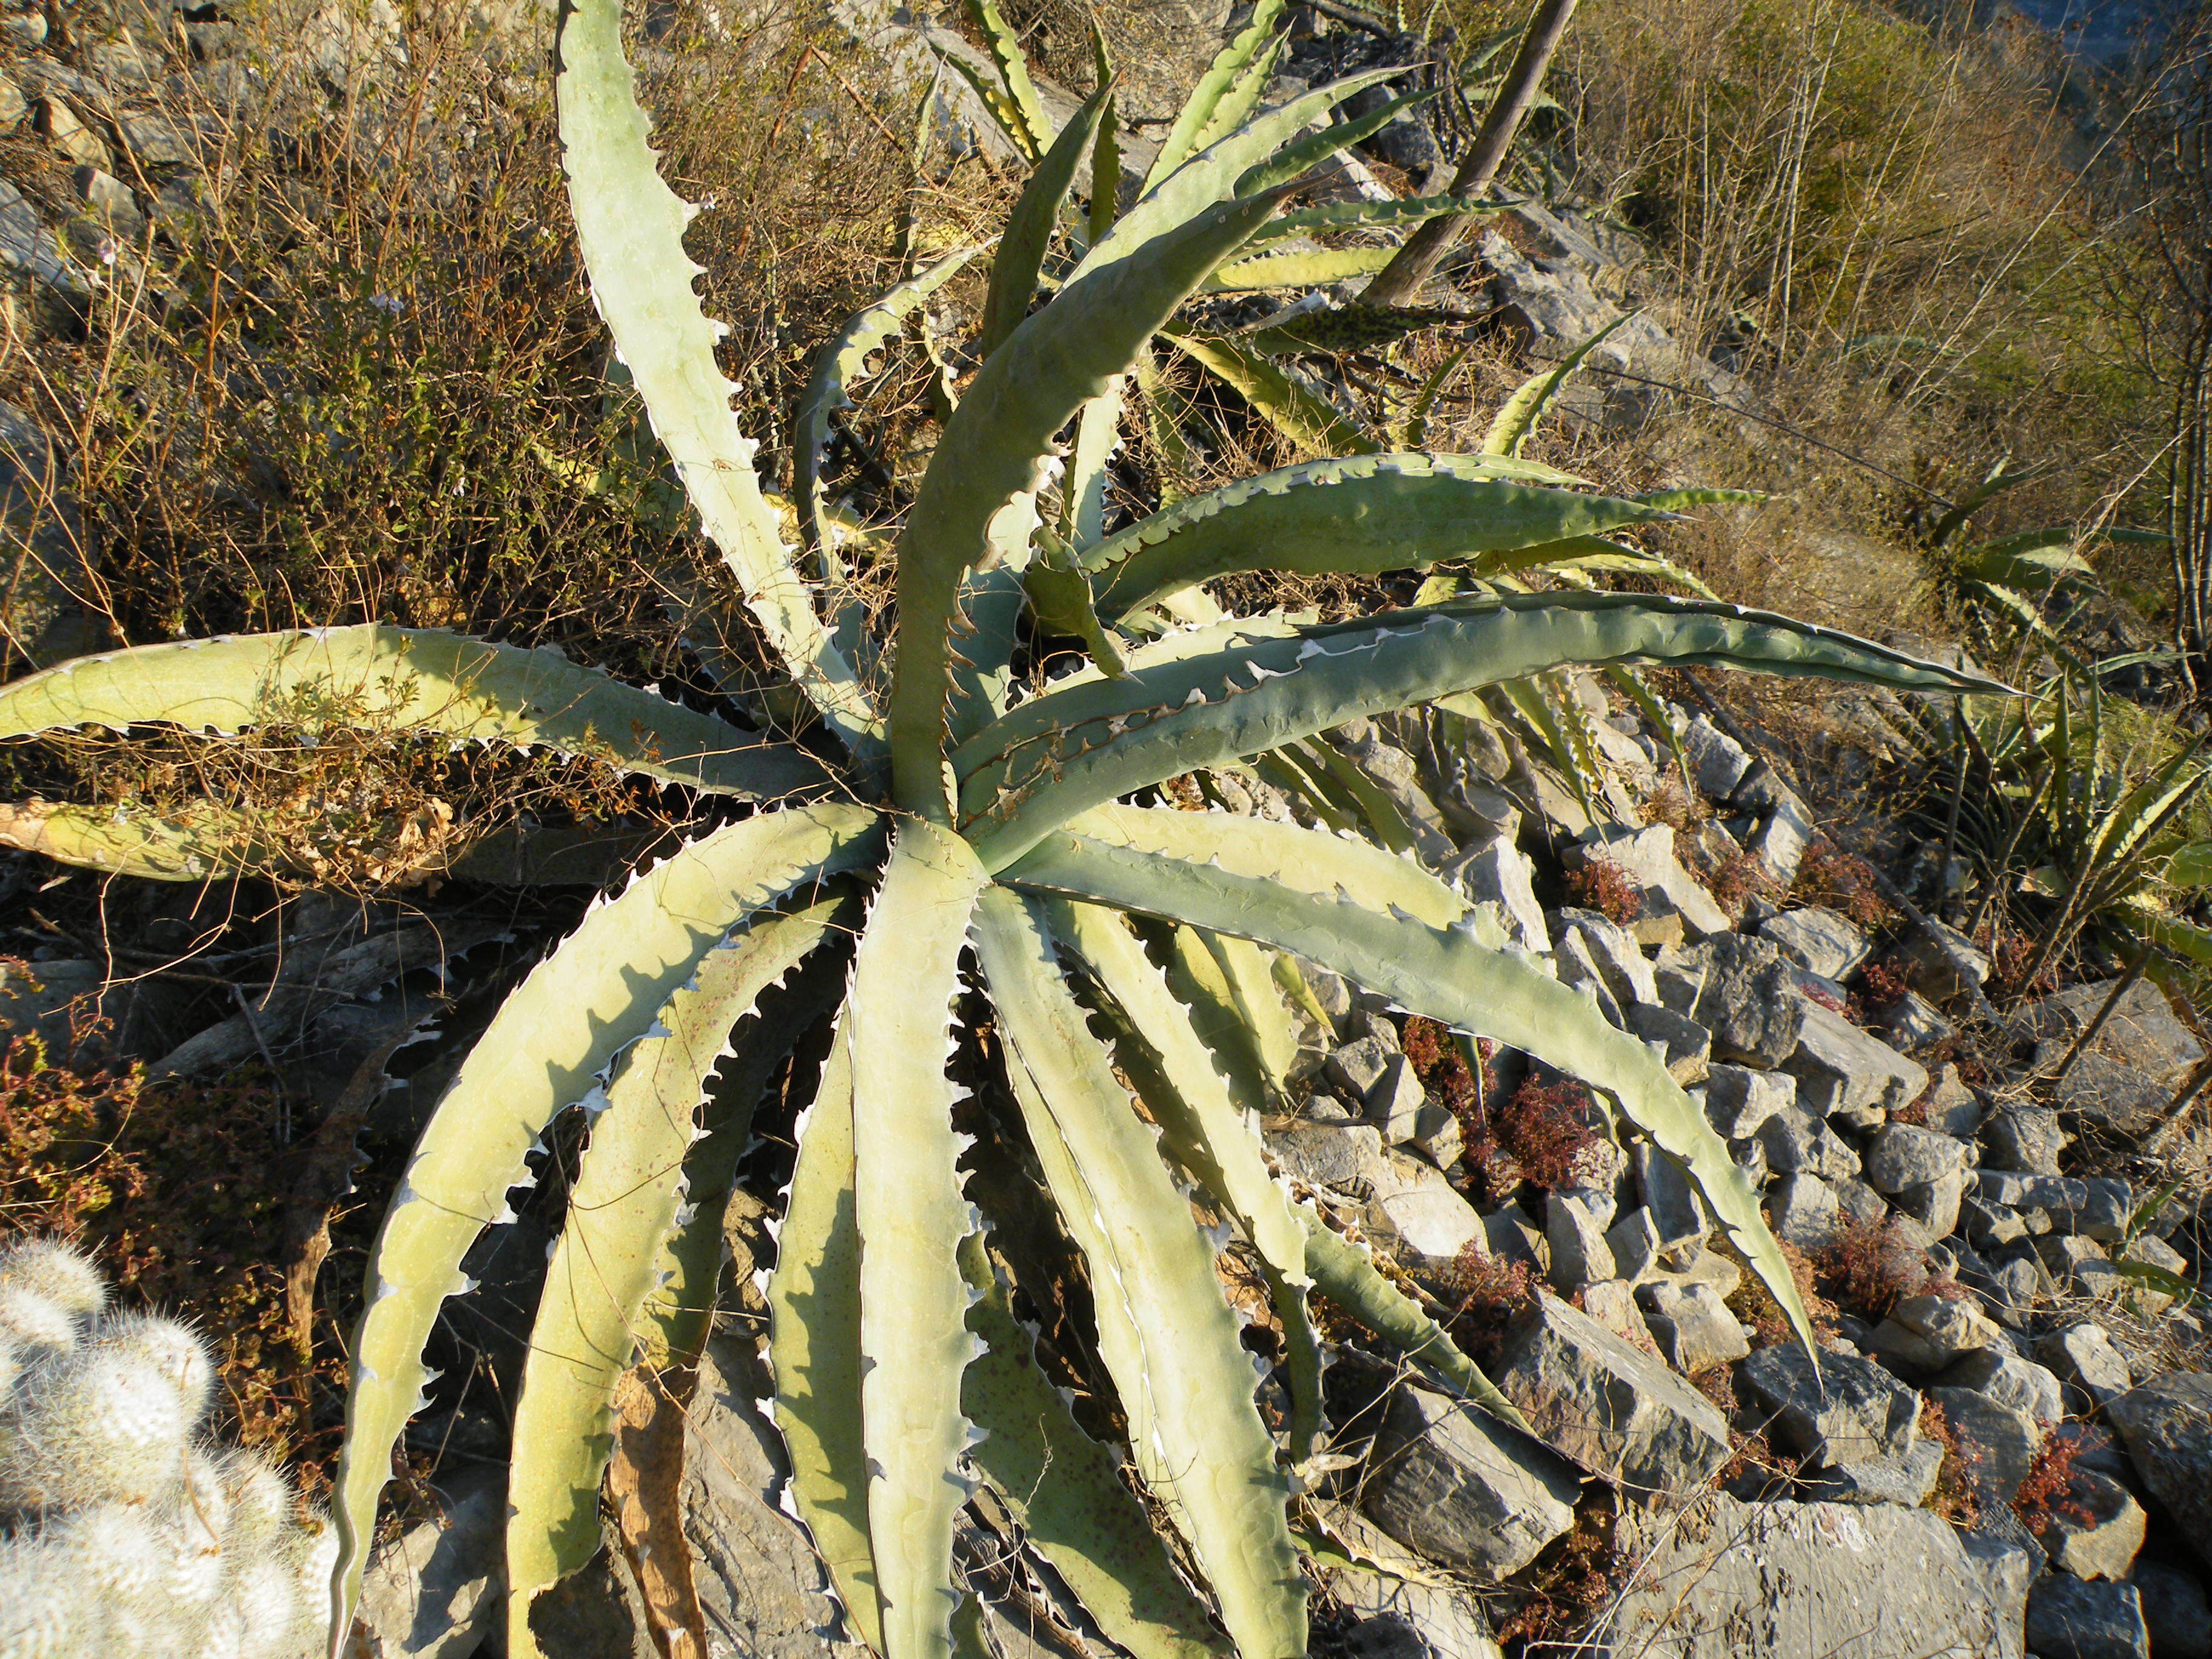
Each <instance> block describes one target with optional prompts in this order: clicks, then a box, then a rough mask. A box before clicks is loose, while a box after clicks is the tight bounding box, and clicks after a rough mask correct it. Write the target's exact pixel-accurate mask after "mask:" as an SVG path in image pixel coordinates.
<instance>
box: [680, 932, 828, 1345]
mask: <svg viewBox="0 0 2212 1659" xmlns="http://www.w3.org/2000/svg"><path fill="white" fill-rule="evenodd" d="M805 915H810V916H811V915H819V916H821V917H822V919H823V922H824V924H825V926H827V927H828V928H829V930H830V932H831V933H833V934H836V935H838V936H840V937H849V936H850V935H851V933H852V932H853V924H854V923H855V922H857V921H859V905H858V904H857V902H854V900H852V899H849V898H848V899H842V900H836V901H832V902H829V904H826V905H822V906H817V907H815V908H814V909H812V910H810V911H807V912H805ZM847 968H848V963H846V962H845V961H843V960H842V959H841V953H840V952H839V951H835V950H826V951H817V953H816V954H814V955H813V956H811V957H808V958H807V960H806V961H805V963H804V964H803V965H801V966H800V967H799V969H797V970H795V971H794V972H793V974H792V975H791V976H790V978H789V980H788V981H787V982H786V984H785V985H784V987H782V989H781V991H778V992H771V993H769V994H766V995H764V996H763V997H762V999H761V1004H760V1007H759V1008H758V1009H757V1011H756V1012H757V1015H758V1018H757V1024H756V1026H755V1028H754V1029H753V1030H750V1032H749V1033H748V1036H749V1038H750V1040H749V1041H747V1042H744V1044H742V1045H741V1046H740V1047H739V1048H738V1055H737V1058H736V1060H733V1061H732V1062H731V1063H729V1064H727V1065H726V1066H722V1067H721V1068H720V1070H719V1071H718V1072H717V1073H715V1077H714V1086H713V1088H711V1089H710V1090H708V1093H707V1104H706V1107H705V1109H703V1110H702V1112H701V1113H700V1124H699V1135H698V1138H697V1139H696V1140H694V1141H693V1142H692V1143H691V1148H690V1151H689V1152H685V1153H684V1206H685V1209H686V1211H688V1213H687V1214H679V1216H678V1219H677V1223H676V1225H675V1226H674V1227H672V1228H671V1229H670V1230H669V1233H668V1237H666V1238H665V1239H663V1240H662V1241H661V1245H660V1249H659V1252H658V1254H657V1255H656V1257H655V1259H654V1261H653V1285H654V1289H653V1293H652V1295H650V1296H648V1297H647V1298H646V1302H645V1307H644V1310H642V1311H641V1313H640V1314H639V1316H638V1343H637V1346H638V1356H639V1358H640V1361H641V1363H642V1364H648V1365H651V1366H653V1368H654V1369H655V1370H661V1371H668V1370H684V1369H685V1368H687V1367H690V1366H692V1365H696V1364H698V1361H699V1356H700V1354H701V1352H703V1351H704V1349H705V1348H706V1346H707V1337H708V1332H709V1330H710V1329H711V1328H712V1327H713V1324H714V1294H715V1290H716V1285H717V1281H718V1280H719V1279H720V1276H721V1268H722V1258H723V1257H724V1256H725V1255H726V1254H728V1248H729V1247H728V1244H727V1243H726V1240H725V1239H724V1237H723V1234H722V1221H723V1217H724V1214H725V1212H726V1211H727V1209H728V1208H729V1195H730V1189H731V1188H732V1186H734V1185H735V1184H736V1182H737V1174H738V1159H739V1158H743V1157H744V1153H745V1149H746V1148H747V1147H748V1146H750V1145H751V1144H752V1121H753V1109H754V1107H755V1106H756V1105H757V1104H758V1103H759V1101H760V1098H761V1096H762V1094H763V1091H766V1090H767V1088H768V1087H769V1083H770V1082H771V1081H772V1080H773V1079H774V1078H775V1072H776V1069H777V1067H779V1066H781V1065H782V1064H783V1063H784V1061H785V1060H787V1059H789V1058H790V1057H791V1051H792V1049H793V1047H794V1046H796V1044H797V1043H798V1042H799V1039H800V1038H801V1037H802V1036H805V1033H806V1031H807V1030H808V1029H809V1028H810V1027H811V1026H812V1025H813V1024H814V1023H815V1021H816V1020H817V1019H819V1018H821V1017H822V1016H823V1014H826V1013H829V1012H831V1011H833V1010H834V1009H836V1008H837V1007H838V1006H841V1005H842V1003H843V1001H844V1000H845V981H846V977H847Z"/></svg>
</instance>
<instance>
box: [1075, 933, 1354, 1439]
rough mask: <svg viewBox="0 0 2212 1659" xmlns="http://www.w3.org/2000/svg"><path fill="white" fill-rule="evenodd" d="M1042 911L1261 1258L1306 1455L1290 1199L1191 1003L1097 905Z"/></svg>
mask: <svg viewBox="0 0 2212 1659" xmlns="http://www.w3.org/2000/svg"><path fill="white" fill-rule="evenodd" d="M1049 917H1050V921H1051V925H1052V929H1053V932H1054V933H1055V934H1057V935H1058V936H1059V937H1060V939H1063V940H1065V941H1066V944H1067V945H1068V946H1069V947H1070V948H1071V949H1072V950H1073V951H1074V952H1075V954H1076V955H1078V956H1079V957H1081V958H1082V959H1083V961H1084V963H1085V965H1086V966H1088V967H1089V968H1090V969H1091V973H1092V974H1093V975H1096V976H1097V980H1098V982H1099V985H1100V986H1101V987H1103V989H1104V991H1105V993H1106V994H1107V995H1108V996H1109V997H1110V998H1111V999H1112V1000H1113V1001H1114V1004H1115V1006H1116V1007H1117V1008H1119V1009H1120V1010H1121V1015H1122V1017H1123V1018H1124V1019H1125V1020H1126V1022H1127V1025H1128V1029H1129V1030H1130V1033H1131V1035H1132V1036H1133V1037H1134V1038H1135V1041H1136V1043H1137V1045H1139V1052H1136V1053H1132V1052H1130V1051H1129V1049H1128V1048H1127V1047H1126V1046H1125V1048H1124V1050H1123V1053H1122V1054H1121V1060H1122V1066H1121V1069H1122V1071H1123V1072H1124V1073H1126V1074H1127V1075H1128V1076H1129V1077H1130V1078H1131V1079H1132V1080H1133V1081H1134V1082H1135V1083H1136V1085H1137V1092H1138V1095H1139V1097H1140V1098H1142V1099H1143V1101H1144V1102H1145V1104H1146V1107H1147V1108H1149V1109H1151V1112H1152V1117H1153V1119H1154V1120H1155V1121H1157V1122H1158V1123H1159V1125H1160V1127H1161V1128H1162V1129H1163V1131H1164V1132H1165V1133H1166V1135H1167V1137H1168V1139H1169V1144H1170V1146H1171V1147H1172V1148H1173V1149H1174V1152H1175V1154H1176V1158H1179V1159H1180V1160H1181V1161H1182V1164H1184V1166H1185V1167H1186V1168H1188V1170H1190V1171H1191V1173H1192V1174H1194V1175H1195V1176H1197V1177H1198V1178H1199V1180H1200V1181H1201V1182H1204V1183H1205V1185H1206V1189H1207V1190H1208V1191H1209V1192H1211V1193H1212V1194H1213V1195H1214V1196H1215V1197H1216V1198H1218V1199H1219V1200H1221V1202H1222V1203H1223V1204H1224V1205H1225V1206H1227V1208H1228V1210H1229V1212H1230V1213H1231V1214H1232V1215H1234V1216H1235V1217H1236V1218H1237V1225H1238V1226H1239V1227H1241V1228H1242V1229H1243V1232H1244V1236H1245V1237H1247V1238H1249V1239H1250V1240H1251V1241H1252V1247H1253V1248H1254V1249H1256V1250H1257V1251H1258V1252H1259V1253H1260V1258H1261V1261H1263V1262H1264V1263H1266V1265H1267V1275H1268V1279H1269V1290H1270V1291H1271V1292H1272V1297H1271V1299H1272V1300H1273V1303H1274V1304H1275V1311H1276V1315H1277V1316H1278V1317H1279V1318H1280V1319H1281V1320H1282V1322H1283V1333H1284V1337H1285V1347H1286V1349H1287V1351H1288V1362H1287V1365H1286V1369H1287V1370H1289V1372H1290V1374H1291V1385H1292V1386H1291V1400H1292V1407H1293V1418H1292V1421H1291V1449H1292V1455H1294V1456H1295V1457H1296V1458H1297V1459H1298V1460H1299V1461H1304V1458H1305V1457H1307V1456H1308V1455H1310V1453H1311V1451H1312V1449H1313V1443H1314V1437H1315V1436H1316V1434H1318V1433H1319V1432H1320V1430H1321V1346H1320V1340H1319V1338H1318V1337H1317V1336H1316V1334H1315V1331H1314V1328H1313V1322H1312V1320H1311V1319H1310V1317H1309V1316H1308V1314H1307V1310H1306V1289H1307V1286H1308V1285H1309V1284H1310V1282H1311V1281H1310V1279H1309V1277H1308V1275H1307V1272H1306V1267H1305V1261H1306V1241H1305V1229H1304V1227H1303V1226H1302V1225H1300V1224H1299V1221H1298V1218H1297V1212H1296V1206H1293V1205H1292V1204H1291V1198H1290V1194H1289V1193H1288V1192H1287V1191H1286V1190H1285V1188H1284V1187H1283V1185H1282V1183H1281V1182H1279V1181H1277V1180H1276V1179H1275V1177H1274V1176H1272V1175H1270V1174H1269V1173H1268V1172H1267V1158H1266V1157H1265V1155H1264V1154H1263V1153H1262V1152H1261V1146H1260V1138H1259V1135H1258V1133H1257V1132H1256V1131H1255V1128H1254V1127H1253V1124H1252V1121H1251V1119H1250V1117H1249V1115H1248V1114H1247V1113H1245V1112H1244V1111H1243V1110H1242V1109H1240V1108H1239V1107H1238V1106H1237V1103H1236V1102H1235V1101H1234V1100H1233V1099H1232V1098H1231V1095H1230V1090H1229V1080H1228V1079H1227V1078H1225V1077H1224V1076H1223V1075H1222V1073H1221V1072H1220V1070H1219V1068H1218V1066H1216V1065H1215V1063H1214V1057H1213V1054H1212V1050H1211V1049H1209V1048H1207V1046H1206V1044H1205V1043H1204V1042H1201V1041H1200V1039H1199V1035H1198V1032H1197V1030H1196V1029H1195V1028H1194V1026H1193V1024H1192V1023H1191V1016H1190V1011H1189V1010H1188V1009H1187V1008H1185V1007H1184V1006H1183V1005H1182V1003H1180V1002H1178V1001H1177V1000H1176V999H1175V996H1174V995H1173V994H1172V993H1170V991H1169V989H1168V985H1167V981H1166V979H1165V978H1164V976H1163V975H1161V973H1160V970H1159V969H1157V968H1155V967H1153V966H1152V962H1151V961H1150V959H1149V958H1147V957H1146V955H1145V951H1144V947H1143V946H1142V945H1139V944H1138V942H1137V940H1136V939H1134V938H1133V936H1132V935H1131V934H1130V933H1129V929H1128V927H1127V924H1126V923H1125V922H1124V921H1122V919H1121V917H1120V916H1118V915H1115V913H1114V912H1112V911H1111V910H1104V909H1101V908H1099V907H1098V906H1097V905H1095V904H1070V903H1066V902H1057V903H1055V904H1054V905H1053V906H1052V907H1051V909H1050V912H1049ZM1215 937H1217V938H1218V937H1219V936H1218V935H1216V936H1215ZM1236 943H1238V944H1243V941H1242V940H1237V941H1236ZM1247 948H1248V949H1249V946H1248V947H1247ZM1133 1068H1134V1069H1133Z"/></svg>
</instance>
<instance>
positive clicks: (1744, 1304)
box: [1706, 1230, 1836, 1348]
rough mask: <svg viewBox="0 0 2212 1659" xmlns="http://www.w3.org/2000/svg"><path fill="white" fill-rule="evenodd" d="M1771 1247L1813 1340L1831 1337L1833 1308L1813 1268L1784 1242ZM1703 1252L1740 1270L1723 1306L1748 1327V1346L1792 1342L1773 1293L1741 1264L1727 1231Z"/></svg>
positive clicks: (1787, 1318)
mask: <svg viewBox="0 0 2212 1659" xmlns="http://www.w3.org/2000/svg"><path fill="white" fill-rule="evenodd" d="M1775 1243H1776V1244H1777V1245H1778V1247H1779V1248H1780V1249H1781V1251H1782V1259H1783V1260H1784V1261H1786V1262H1788V1263H1789V1264H1790V1279H1791V1281H1792V1282H1793V1283H1794V1284H1795V1285H1796V1287H1797V1299H1798V1300H1799V1301H1800V1302H1801V1303H1802V1304H1804V1307H1805V1316H1806V1317H1807V1318H1808V1320H1810V1321H1811V1322H1812V1325H1813V1334H1814V1335H1815V1336H1816V1337H1827V1336H1832V1335H1833V1334H1835V1314H1836V1306H1835V1304H1834V1303H1832V1302H1831V1301H1829V1300H1828V1298H1827V1297H1825V1296H1823V1295H1822V1294H1821V1293H1820V1280H1819V1278H1818V1276H1817V1275H1816V1273H1814V1267H1813V1264H1812V1263H1811V1262H1810V1261H1807V1260H1806V1257H1805V1253H1804V1252H1803V1251H1802V1250H1800V1249H1798V1248H1797V1247H1796V1245H1795V1244H1792V1243H1790V1242H1789V1241H1788V1240H1787V1239H1777V1240H1776V1241H1775ZM1706 1248H1707V1249H1711V1250H1714V1251H1717V1253H1719V1254H1720V1255H1724V1256H1726V1257H1727V1258H1728V1259H1729V1261H1733V1262H1735V1264H1736V1266H1737V1267H1740V1268H1741V1269H1742V1270H1743V1274H1742V1278H1741V1280H1740V1281H1739V1283H1738V1284H1737V1285H1736V1288H1735V1291H1734V1292H1733V1293H1732V1294H1731V1295H1730V1296H1729V1298H1728V1304H1727V1305H1728V1310H1729V1312H1730V1313H1732V1314H1734V1315H1735V1316H1736V1317H1737V1318H1738V1319H1740V1320H1741V1321H1742V1322H1744V1323H1745V1324H1747V1325H1748V1326H1750V1327H1751V1329H1752V1338H1751V1342H1752V1346H1753V1347H1755V1348H1771V1347H1775V1346H1779V1345H1780V1344H1782V1343H1784V1342H1793V1341H1795V1340H1796V1334H1795V1333H1794V1332H1792V1331H1791V1329H1790V1316H1788V1315H1787V1314H1785V1313H1784V1312H1783V1311H1782V1304H1780V1303H1779V1302H1777V1301H1776V1300H1775V1299H1774V1293H1773V1292H1772V1291H1770V1290H1768V1289H1767V1288H1766V1283H1765V1280H1764V1279H1760V1278H1759V1275H1758V1274H1757V1273H1753V1272H1752V1271H1751V1264H1750V1263H1749V1262H1748V1261H1745V1260H1744V1255H1743V1252H1742V1251H1741V1250H1739V1249H1737V1248H1736V1246H1735V1241H1734V1240H1733V1239H1731V1238H1729V1236H1728V1233H1727V1231H1725V1230H1723V1231H1717V1232H1716V1233H1715V1234H1714V1235H1713V1236H1712V1238H1711V1242H1710V1243H1708V1245H1707V1246H1706Z"/></svg>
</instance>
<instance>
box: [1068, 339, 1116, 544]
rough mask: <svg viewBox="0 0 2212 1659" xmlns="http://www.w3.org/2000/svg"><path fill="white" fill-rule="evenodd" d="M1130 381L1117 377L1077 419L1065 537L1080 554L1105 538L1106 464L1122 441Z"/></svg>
mask: <svg viewBox="0 0 2212 1659" xmlns="http://www.w3.org/2000/svg"><path fill="white" fill-rule="evenodd" d="M1127 383H1128V377H1127V375H1124V374H1116V375H1114V376H1113V377H1112V378H1110V379H1109V380H1108V381H1107V382H1106V390H1105V391H1103V392H1101V393H1099V394H1098V396H1097V397H1096V398H1092V399H1091V401H1090V402H1089V403H1087V404H1084V405H1083V412H1082V413H1081V414H1080V415H1079V416H1076V421H1075V448H1074V451H1073V453H1071V454H1070V455H1069V456H1068V458H1067V480H1066V486H1065V488H1066V492H1067V495H1066V500H1067V511H1066V518H1065V520H1064V529H1063V532H1062V533H1063V534H1064V535H1065V537H1066V540H1067V542H1068V544H1069V545H1070V546H1071V547H1073V549H1074V550H1076V551H1077V552H1079V553H1080V552H1081V551H1082V550H1084V549H1085V548H1087V547H1091V546H1094V545H1096V544H1097V543H1098V542H1099V541H1101V540H1102V539H1103V538H1104V537H1105V534H1106V485H1107V482H1108V479H1107V474H1106V465H1107V463H1108V462H1109V461H1110V460H1112V459H1113V458H1114V451H1115V447H1116V446H1117V445H1118V444H1119V443H1120V441H1121V388H1122V387H1123V386H1126V385H1127Z"/></svg>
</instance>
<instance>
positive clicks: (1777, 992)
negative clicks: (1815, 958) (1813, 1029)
mask: <svg viewBox="0 0 2212 1659" xmlns="http://www.w3.org/2000/svg"><path fill="white" fill-rule="evenodd" d="M1689 960H1691V961H1693V962H1694V963H1697V964H1698V965H1700V966H1702V967H1703V968H1704V969H1705V984H1704V987H1703V988H1702V989H1700V990H1699V994H1698V1000H1697V1003H1696V1006H1695V1007H1694V1009H1693V1010H1692V1018H1694V1019H1696V1020H1697V1022H1698V1024H1700V1025H1702V1026H1704V1027H1705V1029H1706V1030H1709V1031H1711V1033H1712V1034H1713V1058H1714V1059H1716V1060H1733V1061H1735V1062H1737V1063H1739V1064H1741V1065H1744V1066H1750V1067H1752V1068H1753V1070H1756V1071H1762V1072H1771V1071H1772V1070H1773V1069H1774V1068H1775V1067H1776V1066H1780V1065H1781V1064H1782V1062H1783V1061H1784V1060H1787V1059H1789V1058H1790V1055H1791V1054H1794V1053H1795V1052H1796V1048H1797V1046H1798V1038H1799V1035H1800V1032H1801V1030H1802V1027H1803V1024H1804V1020H1805V1015H1806V1012H1807V1010H1808V1008H1809V1007H1810V1006H1811V1005H1810V1004H1808V1002H1807V1001H1806V1000H1805V998H1804V996H1803V995H1802V994H1801V993H1800V992H1799V991H1798V989H1797V980H1796V974H1797V969H1796V964H1795V963H1791V962H1789V961H1786V960H1784V957H1783V955H1782V953H1781V951H1778V950H1777V949H1776V948H1775V947H1774V946H1773V945H1771V944H1770V943H1769V942H1768V941H1766V940H1765V939H1752V938H1748V937H1747V936H1745V935H1743V934H1741V933H1729V934H1724V935H1723V936H1722V937H1720V938H1718V939H1709V940H1707V941H1706V942H1705V944H1704V945H1701V946H1700V947H1699V951H1698V952H1697V953H1696V954H1695V956H1694V957H1691V958H1689Z"/></svg>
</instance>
